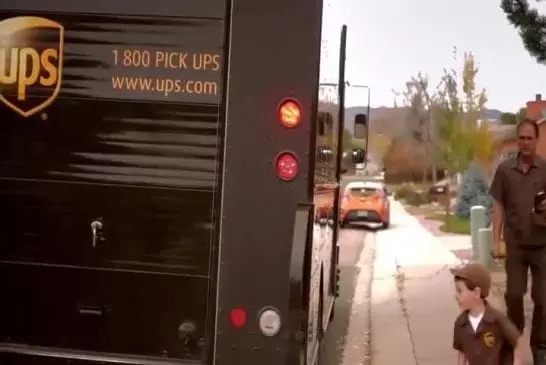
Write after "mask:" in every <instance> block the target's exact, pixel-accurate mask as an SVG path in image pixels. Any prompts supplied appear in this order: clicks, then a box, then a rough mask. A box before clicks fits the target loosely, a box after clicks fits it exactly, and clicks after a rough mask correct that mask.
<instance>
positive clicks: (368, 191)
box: [349, 187, 379, 197]
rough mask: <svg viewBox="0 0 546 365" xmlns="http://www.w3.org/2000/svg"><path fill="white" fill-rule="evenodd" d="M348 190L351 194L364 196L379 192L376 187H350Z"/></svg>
mask: <svg viewBox="0 0 546 365" xmlns="http://www.w3.org/2000/svg"><path fill="white" fill-rule="evenodd" d="M349 192H350V194H351V195H352V196H358V197H366V196H372V195H376V194H377V193H379V190H378V189H376V188H370V187H364V188H352V189H350V191H349Z"/></svg>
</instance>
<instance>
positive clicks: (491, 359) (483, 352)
mask: <svg viewBox="0 0 546 365" xmlns="http://www.w3.org/2000/svg"><path fill="white" fill-rule="evenodd" d="M520 336H521V333H520V332H519V330H518V329H517V328H516V326H514V324H513V323H512V322H511V321H510V320H509V319H508V318H507V317H506V316H505V315H504V314H502V313H501V312H500V311H498V310H496V309H494V308H491V307H489V306H487V307H486V309H485V312H484V314H483V318H482V320H481V321H480V324H479V325H478V328H477V330H476V332H474V329H473V328H472V325H471V324H470V321H469V320H468V312H467V311H464V312H462V313H461V314H460V315H459V316H458V317H457V319H456V320H455V326H454V330H453V348H454V349H455V350H457V351H460V352H462V353H464V354H465V356H466V358H467V360H468V365H500V364H501V360H502V359H501V350H502V349H503V345H504V344H506V343H509V344H510V345H511V346H515V345H516V343H517V341H518V339H519V337H520Z"/></svg>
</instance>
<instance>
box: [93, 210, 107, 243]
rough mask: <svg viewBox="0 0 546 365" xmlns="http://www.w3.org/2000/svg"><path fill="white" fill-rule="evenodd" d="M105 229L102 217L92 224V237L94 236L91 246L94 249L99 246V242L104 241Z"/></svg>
mask: <svg viewBox="0 0 546 365" xmlns="http://www.w3.org/2000/svg"><path fill="white" fill-rule="evenodd" d="M103 227H104V224H103V222H102V217H99V218H97V219H95V220H94V221H93V222H91V235H92V243H91V245H92V246H93V248H95V247H97V244H98V243H99V242H102V241H104V240H105V239H104V236H103V232H102V228H103Z"/></svg>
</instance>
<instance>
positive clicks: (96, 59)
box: [0, 0, 225, 364]
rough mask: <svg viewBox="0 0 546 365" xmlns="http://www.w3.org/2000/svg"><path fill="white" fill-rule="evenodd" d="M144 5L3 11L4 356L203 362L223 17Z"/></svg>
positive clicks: (24, 6) (35, 5)
mask: <svg viewBox="0 0 546 365" xmlns="http://www.w3.org/2000/svg"><path fill="white" fill-rule="evenodd" d="M146 4H147V5H146V6H144V5H142V4H141V3H140V2H138V4H137V3H135V4H129V3H126V4H125V5H123V4H121V3H119V4H118V5H116V4H115V3H113V2H110V1H98V2H97V1H94V2H91V1H79V2H78V3H77V4H76V5H75V3H69V4H67V3H66V2H64V1H50V2H48V4H47V7H44V6H42V5H43V2H41V1H21V0H18V1H10V0H7V1H2V4H1V5H0V34H2V36H3V37H4V42H6V40H7V44H9V47H6V46H4V47H3V48H1V49H0V65H1V66H2V67H0V81H1V83H0V84H1V85H0V87H1V89H0V92H1V99H2V106H1V107H0V121H1V122H0V202H1V203H0V205H1V206H2V209H3V211H4V214H3V215H2V219H1V220H0V232H1V244H0V276H1V277H3V278H10V280H6V281H5V283H4V285H3V290H2V301H0V313H1V314H0V342H1V343H2V351H4V350H7V351H12V352H13V351H15V352H23V353H24V352H25V351H26V352H27V353H32V354H35V353H40V354H42V355H43V356H45V355H47V354H49V355H51V354H52V353H55V354H56V355H54V356H53V355H52V356H53V357H59V356H61V357H62V356H63V355H62V354H63V351H66V352H65V354H66V353H73V354H75V355H74V356H75V357H79V356H82V354H86V356H91V358H93V356H95V357H96V359H98V358H101V356H103V355H104V354H111V355H112V354H117V355H113V356H114V357H116V356H118V358H119V356H121V357H123V356H125V355H119V354H131V356H145V357H158V358H159V357H162V358H164V359H169V358H171V359H176V358H178V359H187V360H201V359H202V358H203V356H204V349H205V348H206V346H205V343H206V342H207V339H208V338H207V333H208V334H209V335H213V334H214V332H213V330H212V328H210V325H211V323H212V322H211V321H212V319H211V318H210V316H209V315H208V313H209V310H210V311H213V310H214V309H213V308H210V307H208V305H209V303H210V302H209V300H208V299H209V292H210V290H211V287H210V285H212V281H211V277H212V276H214V274H215V272H216V269H215V267H214V265H213V262H214V260H213V257H214V252H216V251H217V250H216V249H215V248H214V246H215V243H214V240H213V225H214V224H213V207H214V201H215V194H216V193H217V191H216V184H217V180H218V173H217V172H218V171H217V169H218V164H219V161H220V160H221V156H222V151H221V148H220V146H221V139H222V138H223V137H222V134H223V131H224V129H223V128H221V123H220V121H219V109H220V108H219V104H220V99H221V93H222V72H221V68H222V62H223V41H224V37H223V32H224V22H223V16H224V12H225V10H224V7H223V3H222V2H218V4H216V6H210V5H209V6H200V5H198V6H196V5H195V4H194V3H193V2H191V4H190V2H187V1H186V2H184V1H183V2H178V3H176V4H174V3H172V2H167V1H161V0H160V1H154V2H146ZM161 4H163V8H162V7H161ZM158 9H164V10H163V11H162V13H161V10H158ZM173 14H174V15H176V14H178V15H179V16H174V17H173V16H172V15H173ZM5 44H6V43H5ZM1 72H4V73H3V74H1ZM212 305H214V303H212ZM207 326H209V327H207ZM209 339H210V336H209ZM10 347H11V349H12V350H9V348H10ZM37 349H42V350H39V351H38V350H37ZM40 351H41V352H40ZM78 353H79V355H77V354H78ZM49 355H48V356H49ZM3 356H7V355H5V353H4V355H0V362H1V363H3V364H9V363H16V364H20V363H23V362H24V361H23V360H22V359H21V358H17V359H15V358H12V356H15V355H10V357H9V358H8V357H5V358H4V357H3ZM53 357H52V358H53ZM103 357H104V356H103ZM10 359H11V360H10ZM10 361H11V362H10ZM136 363H138V362H136Z"/></svg>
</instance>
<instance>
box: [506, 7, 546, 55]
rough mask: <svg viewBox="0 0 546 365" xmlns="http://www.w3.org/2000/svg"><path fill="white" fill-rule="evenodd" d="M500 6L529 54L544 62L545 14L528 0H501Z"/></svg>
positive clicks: (545, 39)
mask: <svg viewBox="0 0 546 365" xmlns="http://www.w3.org/2000/svg"><path fill="white" fill-rule="evenodd" d="M541 1H542V0H535V1H534V2H536V3H538V2H541ZM501 8H502V10H503V11H504V13H505V14H506V17H507V19H508V21H509V22H510V23H511V24H512V25H513V26H514V27H515V28H516V29H517V30H518V31H519V34H520V36H521V39H522V40H523V45H524V46H525V49H527V51H528V52H529V54H530V55H531V56H532V57H534V58H535V59H536V60H537V61H538V62H539V63H543V64H544V63H546V16H543V15H540V14H539V13H538V11H537V10H536V9H533V8H531V7H530V5H529V1H528V0H502V1H501Z"/></svg>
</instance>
